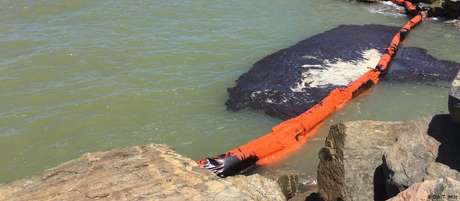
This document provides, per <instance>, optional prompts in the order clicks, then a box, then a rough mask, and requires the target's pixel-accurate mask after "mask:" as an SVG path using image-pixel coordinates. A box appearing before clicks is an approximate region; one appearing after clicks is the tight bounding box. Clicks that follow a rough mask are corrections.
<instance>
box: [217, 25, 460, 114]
mask: <svg viewBox="0 0 460 201" xmlns="http://www.w3.org/2000/svg"><path fill="white" fill-rule="evenodd" d="M398 29H399V28H398V27H391V26H383V25H341V26H339V27H337V28H334V29H332V30H329V31H326V32H324V33H321V34H318V35H315V36H312V37H310V38H308V39H306V40H303V41H301V42H299V43H297V44H296V45H294V46H291V47H289V48H286V49H282V50H280V51H278V52H276V53H273V54H272V55H269V56H267V57H265V58H263V59H261V60H260V61H258V62H257V63H255V64H254V65H253V67H252V68H251V69H250V70H249V71H248V72H247V73H244V74H243V75H241V76H240V77H239V78H238V80H237V81H236V86H235V87H232V88H229V89H228V93H229V99H228V101H227V102H226V105H227V108H228V109H229V110H233V111H236V110H240V109H243V108H246V107H250V108H253V109H256V110H262V111H264V112H265V113H267V114H269V115H271V116H275V117H279V118H282V119H287V118H291V117H294V116H297V115H298V114H300V113H302V112H304V111H305V110H307V109H308V108H310V107H311V106H313V105H314V104H316V103H318V102H319V101H320V100H321V99H322V98H324V97H325V96H326V95H327V94H328V93H329V92H330V91H331V90H332V89H333V88H336V87H340V86H346V85H347V84H348V83H350V82H351V81H353V80H355V79H356V78H358V77H359V76H360V75H362V74H363V73H364V72H366V71H368V70H369V69H370V68H374V67H375V65H376V64H377V63H378V60H379V59H380V55H381V54H382V53H383V51H384V49H385V48H386V47H387V45H388V44H389V42H390V40H391V38H392V37H393V34H394V33H395V32H396V31H397V30H398ZM458 69H460V64H459V63H455V62H450V61H444V60H438V59H436V58H434V57H432V56H431V55H429V54H428V53H427V52H426V50H424V49H420V48H415V47H403V48H401V49H400V50H399V51H398V54H397V55H396V57H395V59H394V61H393V63H392V65H391V69H390V72H389V73H388V74H387V76H386V77H385V80H387V81H435V80H452V79H453V78H454V77H455V72H457V70H458Z"/></svg>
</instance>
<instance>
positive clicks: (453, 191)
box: [389, 178, 460, 201]
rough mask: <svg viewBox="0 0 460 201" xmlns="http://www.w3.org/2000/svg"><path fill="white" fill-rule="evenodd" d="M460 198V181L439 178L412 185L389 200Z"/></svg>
mask: <svg viewBox="0 0 460 201" xmlns="http://www.w3.org/2000/svg"><path fill="white" fill-rule="evenodd" d="M420 200H439V201H443V200H446V201H447V200H449V201H450V200H460V182H459V181H457V180H454V179H452V178H438V179H434V180H427V181H424V182H420V183H417V184H414V185H412V186H411V187H410V188H408V189H407V190H405V191H403V192H401V193H399V194H398V195H397V196H396V197H393V198H391V199H389V201H420Z"/></svg>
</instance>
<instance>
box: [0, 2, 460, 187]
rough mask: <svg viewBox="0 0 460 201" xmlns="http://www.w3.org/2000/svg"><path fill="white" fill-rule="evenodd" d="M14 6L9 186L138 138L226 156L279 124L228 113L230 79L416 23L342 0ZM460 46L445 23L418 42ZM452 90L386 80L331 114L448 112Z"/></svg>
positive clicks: (5, 141)
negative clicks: (303, 49)
mask: <svg viewBox="0 0 460 201" xmlns="http://www.w3.org/2000/svg"><path fill="white" fill-rule="evenodd" d="M0 5H1V6H0V183H2V182H8V181H11V180H14V179H18V178H23V177H27V176H30V175H33V174H37V173H38V172H40V171H43V170H44V169H47V168H50V167H53V166H55V165H57V164H60V163H62V162H64V161H67V160H70V159H73V158H76V157H78V156H79V155H81V154H83V153H86V152H93V151H98V150H105V149H111V148H119V147H126V146H131V145H137V144H147V143H164V144H168V145H170V146H172V147H173V148H175V149H176V150H177V151H179V152H180V153H182V154H184V155H187V156H190V157H192V158H194V159H198V158H200V157H203V156H207V155H214V154H217V153H221V152H224V151H226V150H227V149H229V148H232V147H234V146H237V145H239V144H242V143H245V142H247V141H248V140H249V139H252V138H255V137H257V136H259V135H261V134H263V133H266V132H267V131H268V130H270V128H271V127H272V126H273V125H275V124H276V123H278V122H279V120H278V119H274V118H270V117H268V116H266V115H264V114H262V113H260V112H256V111H252V110H244V111H240V112H236V113H234V112H229V111H226V109H225V105H224V102H225V100H226V98H227V93H226V88H228V87H232V86H233V85H234V80H236V79H237V78H238V76H239V75H241V74H242V73H244V72H246V71H247V70H248V69H249V68H250V66H251V65H252V64H253V63H254V62H256V61H257V60H259V59H261V58H262V57H264V56H266V55H268V54H271V53H273V52H275V51H277V50H279V49H281V48H285V47H288V46H290V45H292V44H295V43H296V42H297V41H300V40H303V39H305V38H307V37H309V36H312V35H314V34H317V33H320V32H323V31H326V30H328V29H331V28H333V27H335V26H337V25H339V24H368V23H378V24H386V25H395V26H400V25H401V24H403V23H404V22H405V20H406V19H405V18H404V17H401V16H395V15H391V14H380V13H376V12H371V11H374V8H373V6H370V5H368V4H357V3H350V2H346V1H341V0H287V1H280V0H251V1H245V0H232V1H210V0H193V1H192V0H157V1H146V0H135V1H112V0H98V1H90V0H61V1H53V0H0ZM458 44H460V31H459V30H457V29H455V28H454V27H452V26H449V25H445V24H442V23H431V22H426V23H424V24H423V25H421V26H420V27H419V28H417V30H416V31H415V32H413V33H412V34H411V36H410V38H409V40H408V41H407V42H406V45H411V46H418V47H423V48H427V49H429V52H430V53H431V54H433V55H435V56H437V57H439V58H443V59H449V60H454V61H460V54H459V52H460V46H459V45H458ZM444 84H445V83H444ZM447 91H448V89H447V88H445V87H435V86H431V85H424V84H383V85H380V86H378V87H377V88H376V89H374V90H373V92H372V93H370V94H368V95H366V96H364V97H361V98H360V99H359V100H357V101H356V102H354V103H353V104H352V105H350V106H349V107H347V108H346V109H345V110H343V111H342V112H341V113H339V114H337V115H336V116H335V117H334V118H333V119H332V120H331V121H333V122H337V121H341V120H350V119H382V120H404V119H413V118H416V117H419V116H422V115H429V114H433V113H439V112H441V111H444V112H445V111H446V100H447V99H446V97H447ZM389 95H391V97H392V98H391V99H390V98H388V97H389ZM414 100H416V101H414ZM324 133H325V132H323V133H322V134H320V135H318V137H317V138H316V139H314V140H312V142H311V143H309V144H307V145H306V148H305V150H303V152H304V153H305V154H303V157H301V158H297V157H296V161H297V162H292V164H294V166H295V168H297V169H299V170H302V171H303V170H306V171H310V172H314V168H316V162H314V161H315V160H316V158H317V148H318V147H319V146H320V145H322V143H323V140H322V139H323V138H324V135H325V134H324Z"/></svg>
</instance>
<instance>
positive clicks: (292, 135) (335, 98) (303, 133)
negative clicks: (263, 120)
mask: <svg viewBox="0 0 460 201" xmlns="http://www.w3.org/2000/svg"><path fill="white" fill-rule="evenodd" d="M393 2H394V3H395V4H398V5H402V6H404V7H405V8H406V11H407V12H408V13H409V14H410V13H416V15H415V16H414V17H413V18H412V19H410V20H409V21H408V22H407V23H406V24H405V25H404V26H403V27H402V28H401V29H400V30H399V32H397V33H396V34H395V35H394V37H393V38H392V40H391V42H390V45H389V46H388V48H387V49H386V50H385V53H384V54H383V55H382V57H381V58H380V61H379V62H378V64H377V66H376V67H375V68H374V69H372V70H369V71H368V72H366V73H365V74H364V75H362V76H361V77H359V78H358V79H357V80H355V81H353V82H352V83H350V84H348V85H347V86H346V87H341V88H336V89H334V90H332V91H331V92H330V93H329V95H328V96H326V97H325V98H324V99H323V100H321V102H319V103H318V104H316V105H314V106H313V107H311V108H310V109H309V110H307V111H305V112H304V113H302V114H301V115H299V116H297V117H295V118H292V119H289V120H286V121H284V122H282V123H280V124H278V125H276V126H275V127H273V128H272V131H271V132H270V133H267V134H265V135H263V136H261V137H259V138H256V139H254V140H252V141H250V142H248V143H247V144H244V145H241V146H239V147H236V148H234V149H232V150H230V151H228V152H226V153H225V154H221V155H219V156H216V157H213V158H205V159H202V160H199V161H198V164H199V165H200V166H201V167H203V168H206V169H208V170H210V171H212V172H214V173H216V174H217V175H218V176H220V177H226V176H229V175H234V174H238V173H239V172H241V171H243V170H245V169H247V168H249V167H252V166H253V165H255V164H257V165H260V166H264V165H269V164H273V163H276V162H278V161H280V160H282V159H284V158H286V157H288V156H290V155H291V154H292V153H294V152H295V151H296V150H298V149H300V148H301V147H302V145H303V144H305V143H306V142H307V141H308V139H309V138H310V137H312V136H313V135H314V134H315V133H316V130H317V129H318V127H320V125H321V124H322V123H323V122H324V120H325V119H326V118H327V117H329V116H330V115H331V114H333V113H334V112H336V111H337V110H339V109H341V108H342V107H343V106H344V105H345V104H347V103H348V102H350V101H351V100H352V99H353V98H355V97H357V96H359V95H360V94H361V93H362V92H364V91H366V90H367V89H369V88H371V87H372V86H373V85H376V84H377V83H378V82H379V80H380V77H381V76H382V75H384V74H385V73H386V72H387V71H388V68H389V65H390V63H391V60H392V58H393V57H394V56H395V54H396V52H397V49H398V47H399V44H400V42H401V41H402V40H404V38H405V36H406V34H407V33H408V32H409V31H410V30H411V29H413V28H414V27H415V26H416V25H417V24H419V23H420V22H421V21H422V19H423V17H422V15H421V14H420V12H419V11H418V10H417V8H416V7H415V6H414V5H413V4H412V3H411V2H409V1H406V0H393Z"/></svg>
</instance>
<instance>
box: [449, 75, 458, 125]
mask: <svg viewBox="0 0 460 201" xmlns="http://www.w3.org/2000/svg"><path fill="white" fill-rule="evenodd" d="M449 112H450V117H451V119H452V120H453V121H455V122H457V123H460V72H458V74H457V77H456V78H455V80H454V81H453V82H452V89H451V91H450V94H449Z"/></svg>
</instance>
